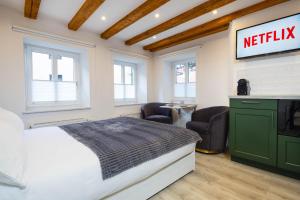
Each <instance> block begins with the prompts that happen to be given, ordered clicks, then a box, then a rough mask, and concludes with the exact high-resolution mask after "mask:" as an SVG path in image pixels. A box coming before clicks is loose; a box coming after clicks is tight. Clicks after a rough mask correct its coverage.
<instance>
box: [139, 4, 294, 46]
mask: <svg viewBox="0 0 300 200" xmlns="http://www.w3.org/2000/svg"><path fill="white" fill-rule="evenodd" d="M287 1H289V0H265V1H263V2H260V3H257V4H254V5H252V6H249V7H246V8H244V9H241V10H238V11H236V12H233V13H231V14H228V15H225V16H223V17H220V18H218V19H215V20H212V21H210V22H207V23H204V24H201V25H199V26H196V27H194V28H191V29H188V30H186V31H183V32H181V33H177V34H175V35H173V36H171V37H168V38H165V39H162V40H160V41H157V42H155V43H152V44H149V45H146V46H144V49H145V50H150V51H155V50H158V49H162V48H163V47H166V48H167V47H170V46H174V45H176V44H177V43H178V42H180V41H184V40H189V39H188V38H193V37H196V36H197V35H201V34H204V33H206V32H208V31H209V30H213V29H218V28H220V27H224V26H226V25H227V24H229V23H230V22H231V21H232V20H234V19H237V18H240V17H242V16H245V15H248V14H251V13H254V12H257V11H260V10H263V9H266V8H269V7H271V6H274V5H277V4H280V3H284V2H287ZM173 44H174V45H173Z"/></svg>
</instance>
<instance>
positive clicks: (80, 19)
mask: <svg viewBox="0 0 300 200" xmlns="http://www.w3.org/2000/svg"><path fill="white" fill-rule="evenodd" d="M104 1H105V0H85V2H84V3H83V4H82V6H81V7H80V9H79V10H78V12H77V13H76V14H75V16H74V17H73V18H72V20H71V21H70V22H69V24H68V28H69V29H71V30H73V31H76V30H78V29H79V28H80V26H81V25H82V24H83V23H84V22H85V21H86V20H87V19H88V18H89V17H90V16H91V15H92V14H93V13H94V12H95V11H96V10H97V9H98V8H99V7H100V5H101V4H102V3H103V2H104Z"/></svg>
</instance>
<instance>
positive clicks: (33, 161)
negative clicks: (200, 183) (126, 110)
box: [0, 122, 195, 200]
mask: <svg viewBox="0 0 300 200" xmlns="http://www.w3.org/2000/svg"><path fill="white" fill-rule="evenodd" d="M147 123H148V122H147ZM151 123H152V122H151ZM153 123H155V122H153ZM167 126H169V125H167ZM24 144H25V150H26V152H27V153H26V155H27V156H26V165H25V166H26V167H25V168H24V173H23V182H24V184H25V185H26V187H25V188H22V189H20V188H19V187H12V186H9V185H5V184H0V199H1V200H53V199H55V200H99V199H122V200H126V199H128V200H129V199H130V200H135V199H137V200H140V199H147V198H149V197H151V196H153V195H154V194H156V193H157V192H159V191H160V190H162V189H163V188H165V187H167V186H168V185H170V184H171V183H173V182H174V181H176V180H178V179H179V178H181V177H182V176H184V175H186V174H187V173H189V172H191V171H193V170H194V168H195V155H194V149H195V142H192V143H189V144H187V145H184V146H182V147H180V148H177V149H175V150H172V151H170V152H168V153H165V154H163V155H161V156H159V157H156V158H155V159H151V160H148V161H146V162H143V163H141V164H139V165H137V166H135V167H132V168H130V169H127V170H125V171H123V172H121V173H118V174H117V175H114V176H113V177H110V178H107V179H104V178H103V173H102V171H101V164H100V162H99V158H98V156H97V155H96V154H95V152H94V151H93V150H92V149H91V148H89V147H88V146H87V145H84V144H83V143H81V142H80V141H78V140H77V139H75V138H74V137H72V136H71V135H70V134H69V133H67V132H66V131H65V130H63V128H61V127H45V128H38V129H30V130H25V131H24Z"/></svg>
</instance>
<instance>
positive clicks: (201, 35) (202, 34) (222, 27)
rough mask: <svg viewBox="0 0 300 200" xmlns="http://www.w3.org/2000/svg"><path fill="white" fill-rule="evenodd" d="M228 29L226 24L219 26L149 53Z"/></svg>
mask: <svg viewBox="0 0 300 200" xmlns="http://www.w3.org/2000/svg"><path fill="white" fill-rule="evenodd" d="M228 28H229V24H226V25H224V26H220V27H218V28H214V29H211V30H207V31H206V32H203V33H200V34H198V35H193V36H192V37H189V38H185V39H183V40H179V41H176V42H174V43H171V44H169V45H165V46H160V47H157V48H155V49H151V50H150V51H151V52H155V51H159V50H162V49H166V48H169V47H172V46H176V45H179V44H183V43H186V42H189V41H192V40H196V39H199V38H203V37H205V36H209V35H212V34H215V33H219V32H223V31H226V30H228Z"/></svg>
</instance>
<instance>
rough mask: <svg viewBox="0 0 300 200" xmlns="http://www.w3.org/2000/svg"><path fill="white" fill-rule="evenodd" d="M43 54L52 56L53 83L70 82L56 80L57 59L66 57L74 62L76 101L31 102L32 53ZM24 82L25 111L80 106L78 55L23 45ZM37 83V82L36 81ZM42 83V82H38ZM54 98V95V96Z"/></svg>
mask: <svg viewBox="0 0 300 200" xmlns="http://www.w3.org/2000/svg"><path fill="white" fill-rule="evenodd" d="M33 52H36V53H43V54H49V55H51V56H52V76H53V79H52V81H53V82H70V81H58V80H57V71H58V64H57V60H58V57H68V58H73V60H74V70H73V73H74V74H73V77H74V81H72V82H75V83H76V100H75V101H58V100H55V101H43V102H33V101H32V95H33V94H32V81H34V80H33V66H32V64H33V63H32V53H33ZM24 56H25V81H26V106H27V109H28V108H29V109H30V108H43V107H45V108H48V107H50V108H53V107H69V106H74V107H78V106H80V105H81V104H80V102H81V91H80V88H81V78H80V54H78V53H75V52H70V51H64V50H60V49H54V48H48V47H43V46H36V45H32V44H25V55H24ZM37 81H39V80H37ZM40 81H43V80H40ZM55 93H57V89H55ZM55 96H56V95H55Z"/></svg>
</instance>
